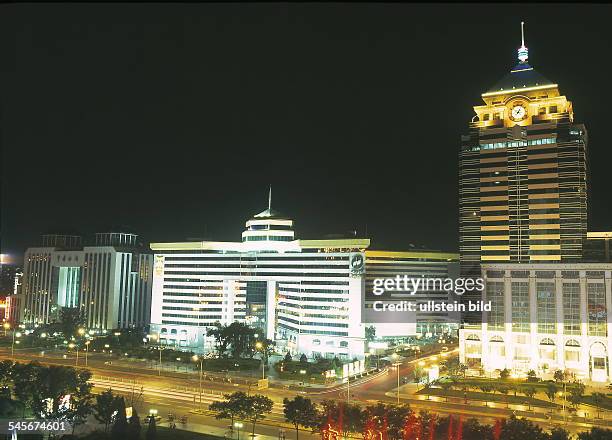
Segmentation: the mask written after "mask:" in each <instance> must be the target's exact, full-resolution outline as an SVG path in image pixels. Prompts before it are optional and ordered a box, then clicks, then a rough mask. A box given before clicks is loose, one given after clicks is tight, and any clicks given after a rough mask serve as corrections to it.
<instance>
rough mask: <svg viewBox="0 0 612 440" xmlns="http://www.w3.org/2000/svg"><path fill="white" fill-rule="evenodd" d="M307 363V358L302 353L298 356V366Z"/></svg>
mask: <svg viewBox="0 0 612 440" xmlns="http://www.w3.org/2000/svg"><path fill="white" fill-rule="evenodd" d="M307 363H308V358H307V357H306V355H305V354H304V353H302V355H301V356H300V364H307Z"/></svg>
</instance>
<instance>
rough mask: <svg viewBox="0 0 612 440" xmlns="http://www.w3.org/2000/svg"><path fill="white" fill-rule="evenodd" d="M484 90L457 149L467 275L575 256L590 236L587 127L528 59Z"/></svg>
mask: <svg viewBox="0 0 612 440" xmlns="http://www.w3.org/2000/svg"><path fill="white" fill-rule="evenodd" d="M527 60H528V51H527V48H526V47H525V44H524V41H523V44H522V45H521V47H520V49H519V51H518V64H517V65H516V66H514V68H512V70H511V71H510V73H508V74H507V75H506V76H504V77H503V78H502V79H501V80H500V81H499V82H498V83H496V84H495V85H494V86H493V87H491V88H490V89H488V90H487V91H486V92H484V93H483V94H482V100H483V101H484V104H483V105H477V106H475V107H474V111H475V116H474V117H473V119H472V122H471V123H470V126H469V133H468V134H466V135H465V136H462V138H461V149H460V154H459V206H460V222H459V225H460V226H459V230H460V233H459V235H460V255H461V270H462V273H463V274H478V273H480V270H479V265H480V263H486V262H504V261H505V262H527V263H529V262H530V263H535V262H544V263H545V262H576V261H579V260H580V259H581V258H582V256H583V243H584V241H585V239H586V236H587V164H586V154H587V151H586V149H587V133H586V129H585V127H584V125H582V124H578V123H575V122H574V111H573V107H572V103H571V102H570V101H569V100H568V98H567V97H566V96H564V95H562V94H561V91H560V89H559V86H558V85H557V84H556V83H554V82H552V81H550V80H548V79H547V78H545V77H544V76H542V75H541V74H540V73H538V72H537V71H536V70H534V68H533V67H532V66H531V65H530V64H529V63H528V62H527Z"/></svg>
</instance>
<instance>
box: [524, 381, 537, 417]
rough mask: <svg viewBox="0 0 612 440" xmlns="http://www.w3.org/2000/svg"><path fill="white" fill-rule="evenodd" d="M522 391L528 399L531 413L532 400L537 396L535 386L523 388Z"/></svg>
mask: <svg viewBox="0 0 612 440" xmlns="http://www.w3.org/2000/svg"><path fill="white" fill-rule="evenodd" d="M520 391H521V393H523V394H524V395H525V396H526V397H527V405H528V406H529V411H531V399H533V396H535V395H536V392H537V390H536V388H535V387H534V386H533V385H529V386H525V387H521V388H520Z"/></svg>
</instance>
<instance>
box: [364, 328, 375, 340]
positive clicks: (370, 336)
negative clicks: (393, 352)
mask: <svg viewBox="0 0 612 440" xmlns="http://www.w3.org/2000/svg"><path fill="white" fill-rule="evenodd" d="M365 339H366V341H368V342H372V341H373V340H375V339H376V327H374V326H373V325H370V326H368V327H366V329H365Z"/></svg>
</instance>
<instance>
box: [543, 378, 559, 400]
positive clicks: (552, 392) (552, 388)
mask: <svg viewBox="0 0 612 440" xmlns="http://www.w3.org/2000/svg"><path fill="white" fill-rule="evenodd" d="M545 393H546V397H548V400H550V403H554V401H555V398H556V397H557V385H555V384H554V383H552V382H549V383H547V384H546V391H545Z"/></svg>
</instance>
